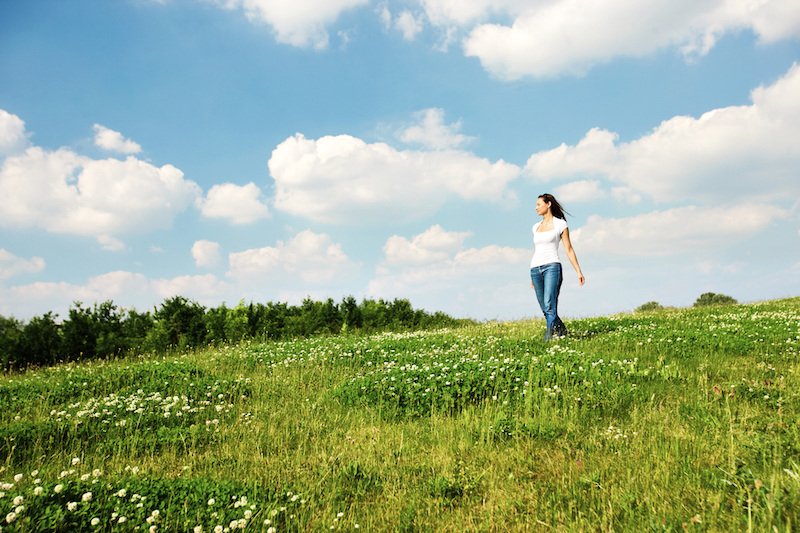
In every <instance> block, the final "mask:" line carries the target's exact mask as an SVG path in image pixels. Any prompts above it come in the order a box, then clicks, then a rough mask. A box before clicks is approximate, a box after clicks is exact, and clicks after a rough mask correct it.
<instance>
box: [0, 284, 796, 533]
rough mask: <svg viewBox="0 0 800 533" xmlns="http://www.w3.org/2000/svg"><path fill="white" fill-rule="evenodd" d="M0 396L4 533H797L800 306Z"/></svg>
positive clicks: (119, 371)
mask: <svg viewBox="0 0 800 533" xmlns="http://www.w3.org/2000/svg"><path fill="white" fill-rule="evenodd" d="M566 325H567V327H568V328H569V329H570V335H569V336H567V337H564V338H560V339H556V340H554V341H551V342H549V343H545V342H543V340H542V337H543V327H544V324H543V322H542V321H540V320H529V321H519V322H507V323H499V322H490V323H485V324H480V325H475V326H467V327H461V328H449V329H438V330H432V331H417V332H410V333H383V334H373V335H353V334H342V335H337V336H319V337H313V338H307V339H295V340H283V341H269V342H255V341H253V342H247V343H243V344H240V345H238V346H223V347H218V348H207V349H199V350H194V351H190V352H184V353H180V352H175V353H171V354H168V355H159V356H155V355H147V354H144V355H138V356H135V357H128V358H116V359H107V360H95V361H89V362H84V363H80V364H62V365H59V366H54V367H48V368H41V369H35V370H29V371H26V372H21V373H10V374H6V375H5V376H3V377H2V378H0V461H2V467H0V526H2V531H3V532H10V531H69V532H72V531H86V532H89V531H92V532H94V531H97V532H101V531H149V532H154V531H188V532H215V533H227V532H232V531H239V530H245V531H259V532H267V533H277V532H284V531H288V532H298V531H350V532H354V531H368V532H369V531H407V532H411V531H437V532H438V531H452V532H461V531H487V532H488V531H497V532H511V531H569V532H584V531H585V532H589V531H616V532H625V531H629V532H642V531H698V532H699V531H725V532H729V531H747V532H751V531H770V532H771V531H777V532H781V533H782V532H790V531H798V530H800V402H799V399H798V391H800V379H799V378H798V375H797V374H798V372H797V370H800V368H796V366H795V365H797V364H798V362H800V355H799V354H798V349H799V346H800V298H790V299H785V300H779V301H770V302H761V303H754V304H744V305H726V306H711V307H704V308H699V309H672V310H660V311H655V312H652V313H634V314H620V315H613V316H606V317H597V318H586V319H576V320H569V321H566Z"/></svg>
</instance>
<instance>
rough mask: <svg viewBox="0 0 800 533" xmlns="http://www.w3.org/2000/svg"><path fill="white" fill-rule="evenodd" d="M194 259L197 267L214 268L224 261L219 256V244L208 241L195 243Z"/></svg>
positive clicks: (193, 247) (193, 246)
mask: <svg viewBox="0 0 800 533" xmlns="http://www.w3.org/2000/svg"><path fill="white" fill-rule="evenodd" d="M192 257H194V264H195V265H197V266H199V267H206V268H214V267H215V266H217V265H218V264H219V263H220V261H221V259H222V258H221V257H220V255H219V243H218V242H211V241H207V240H199V241H195V243H194V244H193V245H192Z"/></svg>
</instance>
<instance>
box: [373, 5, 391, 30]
mask: <svg viewBox="0 0 800 533" xmlns="http://www.w3.org/2000/svg"><path fill="white" fill-rule="evenodd" d="M375 12H376V13H377V14H378V20H380V21H381V24H382V25H383V28H384V29H386V30H388V29H389V28H390V27H391V26H392V12H391V11H389V6H388V5H387V4H386V2H384V3H382V4H380V5H379V6H378V7H377V9H376V10H375Z"/></svg>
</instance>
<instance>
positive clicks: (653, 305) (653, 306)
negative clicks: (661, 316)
mask: <svg viewBox="0 0 800 533" xmlns="http://www.w3.org/2000/svg"><path fill="white" fill-rule="evenodd" d="M663 310H664V306H663V305H661V304H660V303H658V302H656V301H653V302H647V303H646V304H642V305H640V306H639V307H637V308H636V312H637V313H648V312H650V311H663Z"/></svg>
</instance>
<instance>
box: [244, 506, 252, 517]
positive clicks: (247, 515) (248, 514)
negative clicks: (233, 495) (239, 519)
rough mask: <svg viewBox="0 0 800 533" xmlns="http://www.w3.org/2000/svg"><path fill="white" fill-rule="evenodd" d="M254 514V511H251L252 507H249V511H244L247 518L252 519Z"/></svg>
mask: <svg viewBox="0 0 800 533" xmlns="http://www.w3.org/2000/svg"><path fill="white" fill-rule="evenodd" d="M252 516H253V511H251V510H250V509H248V510H247V511H245V512H244V517H245V518H246V519H247V520H250V518H251V517H252Z"/></svg>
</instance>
